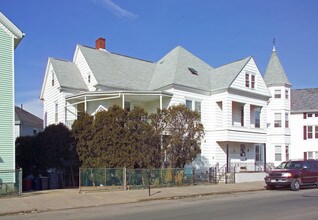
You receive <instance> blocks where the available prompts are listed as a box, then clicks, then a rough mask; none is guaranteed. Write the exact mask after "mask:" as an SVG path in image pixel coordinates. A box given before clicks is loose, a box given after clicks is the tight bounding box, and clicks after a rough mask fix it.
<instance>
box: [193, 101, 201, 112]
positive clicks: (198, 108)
mask: <svg viewBox="0 0 318 220" xmlns="http://www.w3.org/2000/svg"><path fill="white" fill-rule="evenodd" d="M194 110H195V111H197V112H198V113H201V102H198V101H195V102H194Z"/></svg>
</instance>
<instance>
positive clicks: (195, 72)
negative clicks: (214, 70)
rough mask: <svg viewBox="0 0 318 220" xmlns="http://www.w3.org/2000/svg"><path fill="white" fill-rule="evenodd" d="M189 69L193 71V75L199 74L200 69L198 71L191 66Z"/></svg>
mask: <svg viewBox="0 0 318 220" xmlns="http://www.w3.org/2000/svg"><path fill="white" fill-rule="evenodd" d="M188 70H190V72H191V73H192V74H193V75H198V71H196V70H195V69H193V68H191V67H189V68H188Z"/></svg>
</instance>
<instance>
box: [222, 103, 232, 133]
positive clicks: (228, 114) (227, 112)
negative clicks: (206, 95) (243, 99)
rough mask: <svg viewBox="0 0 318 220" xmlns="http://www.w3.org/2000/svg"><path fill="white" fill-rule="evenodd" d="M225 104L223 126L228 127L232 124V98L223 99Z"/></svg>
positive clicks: (223, 104)
mask: <svg viewBox="0 0 318 220" xmlns="http://www.w3.org/2000/svg"><path fill="white" fill-rule="evenodd" d="M222 106H223V115H222V119H223V120H222V122H223V127H224V128H228V127H231V126H232V123H233V122H232V120H233V119H232V100H225V101H222Z"/></svg>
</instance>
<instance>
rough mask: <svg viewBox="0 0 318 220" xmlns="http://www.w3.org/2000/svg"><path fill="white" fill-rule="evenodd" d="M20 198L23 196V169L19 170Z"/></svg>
mask: <svg viewBox="0 0 318 220" xmlns="http://www.w3.org/2000/svg"><path fill="white" fill-rule="evenodd" d="M18 172H19V197H21V195H22V168H20V169H19V171H18Z"/></svg>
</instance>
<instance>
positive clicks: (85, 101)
mask: <svg viewBox="0 0 318 220" xmlns="http://www.w3.org/2000/svg"><path fill="white" fill-rule="evenodd" d="M84 112H85V113H87V100H86V96H85V97H84Z"/></svg>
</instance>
